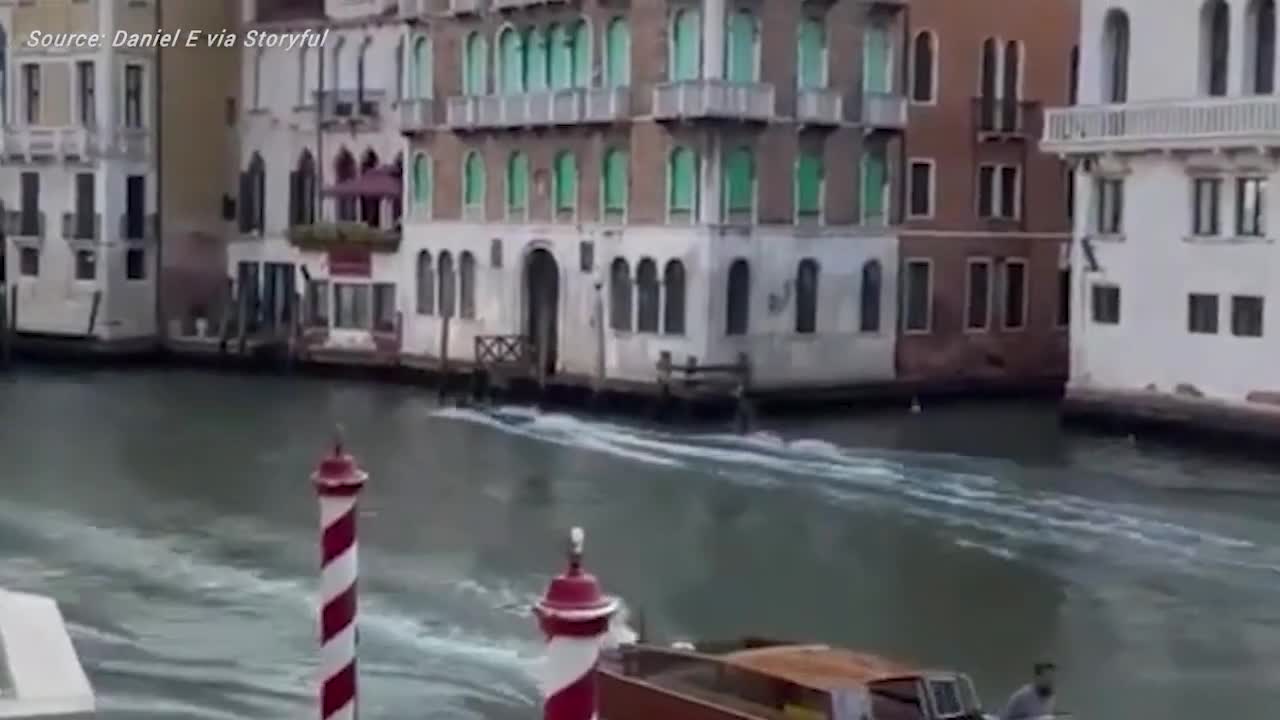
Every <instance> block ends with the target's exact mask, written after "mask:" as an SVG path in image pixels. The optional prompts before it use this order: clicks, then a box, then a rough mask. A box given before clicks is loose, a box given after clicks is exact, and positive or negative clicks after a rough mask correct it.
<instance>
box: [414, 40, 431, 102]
mask: <svg viewBox="0 0 1280 720" xmlns="http://www.w3.org/2000/svg"><path fill="white" fill-rule="evenodd" d="M411 87H412V88H413V92H412V97H415V98H427V97H431V48H430V46H429V45H428V44H427V39H426V38H424V37H420V38H418V39H417V41H416V42H414V44H413V83H412V85H411Z"/></svg>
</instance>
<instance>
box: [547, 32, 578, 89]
mask: <svg viewBox="0 0 1280 720" xmlns="http://www.w3.org/2000/svg"><path fill="white" fill-rule="evenodd" d="M547 82H548V84H549V85H550V87H552V88H554V89H556V90H565V89H567V88H569V87H572V86H573V37H572V36H571V35H570V34H569V29H568V28H567V27H565V26H564V25H559V24H556V25H552V26H551V28H550V30H548V31H547Z"/></svg>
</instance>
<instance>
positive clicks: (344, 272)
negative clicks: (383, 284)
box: [329, 248, 373, 278]
mask: <svg viewBox="0 0 1280 720" xmlns="http://www.w3.org/2000/svg"><path fill="white" fill-rule="evenodd" d="M372 275H373V254H372V253H371V252H369V251H368V250H366V249H364V248H333V249H332V250H330V251H329V277H361V278H367V277H370V276H372Z"/></svg>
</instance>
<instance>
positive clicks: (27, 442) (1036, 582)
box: [0, 371, 1280, 720]
mask: <svg viewBox="0 0 1280 720" xmlns="http://www.w3.org/2000/svg"><path fill="white" fill-rule="evenodd" d="M0 411H2V413H3V415H2V416H0V460H3V479H2V480H0V585H3V586H7V587H10V588H14V589H26V590H32V591H36V592H42V593H48V594H52V595H54V596H55V597H57V598H58V600H60V601H61V602H62V604H63V608H64V612H65V613H66V615H67V616H68V618H69V620H70V622H71V624H72V631H73V634H74V638H75V640H76V643H77V645H78V647H79V649H80V652H81V654H82V656H83V658H84V660H85V662H86V664H87V666H88V670H89V673H90V675H91V678H92V680H93V682H94V684H95V686H96V687H97V689H98V691H99V693H100V696H101V703H102V706H103V708H104V709H105V712H104V713H103V717H105V718H119V719H124V718H130V719H133V720H138V719H147V718H165V719H180V718H181V719H185V718H192V719H199V718H210V719H219V720H221V719H223V718H225V719H227V720H244V719H246V718H250V719H253V718H262V719H264V720H277V719H283V718H308V717H313V714H312V711H311V710H310V708H311V705H310V703H311V697H312V690H311V688H312V686H313V673H314V671H315V667H316V663H315V658H316V650H315V645H316V642H315V637H314V636H315V632H314V619H313V618H314V603H315V600H314V598H315V594H316V561H317V552H318V551H317V549H316V529H315V525H316V515H317V510H316V505H315V500H314V498H313V496H312V490H311V487H310V485H309V483H308V475H309V473H310V471H311V469H312V467H313V465H314V463H315V461H316V460H317V458H318V456H319V455H320V454H321V452H322V451H323V450H324V449H325V447H326V445H327V444H328V442H329V440H330V437H331V433H332V428H333V426H334V424H335V423H339V422H340V423H342V424H343V425H344V426H345V428H346V435H347V440H348V444H349V446H350V447H351V448H352V449H353V450H354V451H355V452H356V453H357V455H358V457H359V459H360V460H361V461H362V462H363V464H364V465H366V466H367V468H368V470H369V472H370V473H371V480H370V483H369V486H368V489H367V491H366V493H365V495H364V497H363V505H362V516H361V522H362V527H361V543H362V545H361V563H362V577H361V583H362V585H361V592H362V595H361V602H362V613H363V615H362V625H361V648H360V651H361V673H362V675H361V680H362V685H361V692H362V698H363V702H362V713H361V714H362V717H363V718H365V720H378V719H385V720H404V719H405V718H433V719H434V718H445V719H452V718H485V719H492V720H506V719H508V718H510V719H511V720H515V719H516V718H532V717H536V716H537V711H536V709H535V708H536V694H535V689H534V685H533V682H532V681H531V680H530V678H529V675H528V671H529V668H530V665H531V662H532V661H533V660H534V658H535V657H536V653H537V651H538V649H539V646H540V641H539V637H538V635H537V633H536V630H535V627H534V622H533V620H532V619H531V618H530V616H529V612H528V607H529V604H530V602H531V601H532V600H533V599H534V598H535V597H537V596H538V594H540V592H541V591H542V590H543V588H544V587H545V583H546V580H547V578H548V575H549V574H550V573H552V572H555V571H558V570H559V569H560V568H561V566H562V562H563V561H562V559H561V556H560V552H561V547H562V544H563V538H564V536H565V532H566V530H567V528H569V527H570V526H572V525H575V524H578V525H582V526H583V527H584V528H585V529H586V531H587V555H588V563H589V564H590V566H591V567H592V568H593V569H595V570H596V571H597V572H598V573H599V574H600V575H601V576H602V579H603V581H604V582H605V583H606V584H607V586H608V588H609V589H611V590H612V591H614V592H617V593H619V594H620V595H622V596H623V597H624V598H625V599H626V601H627V603H628V604H629V605H630V606H631V607H633V608H642V609H643V614H644V617H645V619H646V621H647V626H648V629H649V631H650V632H651V633H652V634H653V635H654V636H655V637H656V638H661V639H664V640H678V639H697V638H704V637H710V638H727V637H732V636H736V635H739V634H746V633H752V634H764V635H774V636H781V637H785V638H792V639H800V640H810V641H812V640H818V641H828V642H832V643H839V644H844V645H849V646H854V647H859V648H866V649H870V650H873V651H877V652H881V653H885V654H889V655H892V656H895V657H899V658H902V659H905V660H910V661H914V662H918V663H922V664H925V665H931V666H944V667H957V668H963V669H966V670H968V671H970V672H971V673H972V675H973V676H974V678H975V681H976V682H977V683H978V687H979V689H980V691H981V692H982V693H983V695H984V696H985V698H986V700H987V701H988V703H989V704H991V705H998V704H1002V702H1003V699H1004V697H1005V696H1006V694H1007V693H1008V692H1009V691H1010V690H1012V689H1013V688H1014V687H1015V686H1016V685H1017V684H1019V683H1021V682H1023V681H1024V679H1025V677H1026V674H1027V671H1028V667H1029V665H1030V664H1031V663H1032V662H1034V661H1036V660H1040V659H1049V660H1053V661H1056V662H1057V663H1058V664H1059V666H1060V668H1061V670H1060V676H1061V684H1062V699H1061V703H1060V706H1061V708H1062V709H1065V710H1070V711H1073V712H1075V713H1076V714H1077V717H1080V718H1083V719H1084V720H1093V719H1104V720H1105V719H1110V718H1116V719H1126V720H1127V719H1129V718H1161V719H1162V720H1200V719H1202V718H1206V717H1212V718H1217V717H1231V718H1232V719H1233V720H1249V719H1253V718H1256V719H1258V720H1263V719H1264V718H1265V719H1267V720H1269V719H1270V718H1274V717H1275V714H1276V708H1277V707H1280V602H1277V599H1278V598H1280V522H1278V521H1280V494H1278V493H1280V490H1278V489H1277V484H1276V478H1275V475H1274V474H1273V472H1272V471H1271V470H1269V469H1267V468H1265V467H1263V466H1254V465H1249V464H1247V463H1244V462H1239V463H1230V462H1224V461H1222V460H1220V459H1218V460H1216V459H1211V458H1207V457H1203V456H1197V455H1194V454H1190V453H1183V452H1179V451H1174V450H1160V449H1153V448H1145V447H1141V446H1139V445H1137V444H1135V443H1133V442H1131V441H1128V440H1106V439H1098V438H1086V437H1079V436H1072V435H1068V434H1064V433H1063V432H1062V431H1061V430H1060V429H1059V427H1058V425H1057V423H1056V420H1055V417H1054V414H1053V408H1051V407H1047V406H1036V405H1027V406H1018V405H1003V406H999V407H972V406H970V407H967V408H962V407H953V408H930V407H925V408H924V412H923V413H920V414H918V415H912V414H909V413H906V412H901V413H896V412H895V413H889V414H886V415H878V416H874V417H864V418H861V419H851V420H826V421H821V422H808V423H789V424H779V425H775V426H772V427H769V428H768V429H767V431H763V432H759V433H757V434H754V435H750V436H746V437H735V436H732V435H729V434H721V433H719V432H717V431H716V429H715V428H703V429H682V430H676V429H670V428H666V429H663V428H653V427H644V426H633V425H628V424H624V423H620V422H616V421H614V422H610V421H603V420H598V419H589V418H585V417H575V416H571V415H564V414H539V413H537V412H534V411H532V410H529V409H519V408H506V409H503V410H501V411H500V412H488V413H482V412H478V411H474V410H462V409H441V408H439V407H438V406H436V405H435V404H434V403H433V401H432V399H431V394H430V393H428V392H426V391H420V390H415V389H412V388H405V387H391V386H380V385H360V384H352V383H344V382H327V381H317V380H290V379H279V378H264V377H230V376H222V375H207V374H199V373H192V372H177V371H174V372H167V371H156V372H136V373H114V372H101V373H84V372H78V373H67V374H61V373H50V372H43V371H42V372H33V371H23V372H18V373H14V374H11V375H9V376H7V377H0Z"/></svg>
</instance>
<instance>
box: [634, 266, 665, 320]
mask: <svg viewBox="0 0 1280 720" xmlns="http://www.w3.org/2000/svg"><path fill="white" fill-rule="evenodd" d="M661 301H662V290H661V288H660V287H659V285H658V264H657V263H655V262H654V261H653V259H652V258H644V259H643V260H641V261H640V264H639V265H637V266H636V306H637V307H636V332H642V333H644V332H647V333H656V332H658V316H659V304H660V303H661Z"/></svg>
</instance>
